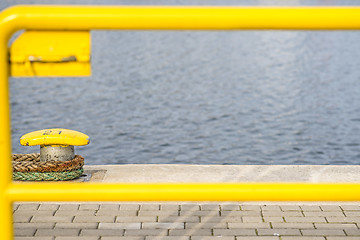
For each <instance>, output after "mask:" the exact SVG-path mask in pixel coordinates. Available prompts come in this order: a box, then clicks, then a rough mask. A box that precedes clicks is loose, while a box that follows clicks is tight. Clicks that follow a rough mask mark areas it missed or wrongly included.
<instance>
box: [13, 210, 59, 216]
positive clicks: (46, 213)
mask: <svg viewBox="0 0 360 240" xmlns="http://www.w3.org/2000/svg"><path fill="white" fill-rule="evenodd" d="M54 213H55V210H50V211H37V210H35V211H34V210H23V211H16V212H15V213H14V214H13V216H14V217H15V216H53V215H54Z"/></svg>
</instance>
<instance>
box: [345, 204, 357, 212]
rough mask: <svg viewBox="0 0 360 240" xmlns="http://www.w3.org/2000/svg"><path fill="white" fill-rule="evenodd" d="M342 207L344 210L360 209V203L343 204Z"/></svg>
mask: <svg viewBox="0 0 360 240" xmlns="http://www.w3.org/2000/svg"><path fill="white" fill-rule="evenodd" d="M340 207H341V209H342V210H343V211H360V205H342V206H340Z"/></svg>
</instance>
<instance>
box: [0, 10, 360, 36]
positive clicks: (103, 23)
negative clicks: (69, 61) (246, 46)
mask: <svg viewBox="0 0 360 240" xmlns="http://www.w3.org/2000/svg"><path fill="white" fill-rule="evenodd" d="M359 16H360V8H359V7H179V6H176V7H153V6H143V7H141V6H140V7H139V6H136V7H135V6H133V7H124V6H122V7H115V6H114V7H109V6H107V7H103V6H17V7H13V8H9V9H7V10H5V11H3V12H2V13H1V14H0V25H1V19H2V20H7V21H12V22H14V24H16V26H15V27H16V28H17V29H37V30H59V29H61V30H89V29H131V30H135V29H144V30H155V29H159V30H166V29H168V30H186V29H188V30H236V29H293V30H302V29H306V30H334V29H339V30H346V29H360V17H359Z"/></svg>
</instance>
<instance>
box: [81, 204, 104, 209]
mask: <svg viewBox="0 0 360 240" xmlns="http://www.w3.org/2000/svg"><path fill="white" fill-rule="evenodd" d="M99 208H100V205H99V204H80V206H79V210H99Z"/></svg>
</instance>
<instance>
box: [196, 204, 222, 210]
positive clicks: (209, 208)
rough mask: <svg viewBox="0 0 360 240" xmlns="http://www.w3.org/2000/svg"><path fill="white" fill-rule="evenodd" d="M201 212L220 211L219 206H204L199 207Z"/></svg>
mask: <svg viewBox="0 0 360 240" xmlns="http://www.w3.org/2000/svg"><path fill="white" fill-rule="evenodd" d="M200 209H201V211H220V205H219V204H204V205H200Z"/></svg>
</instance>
